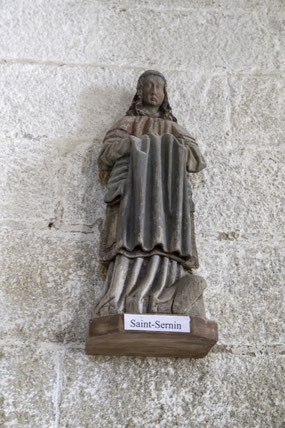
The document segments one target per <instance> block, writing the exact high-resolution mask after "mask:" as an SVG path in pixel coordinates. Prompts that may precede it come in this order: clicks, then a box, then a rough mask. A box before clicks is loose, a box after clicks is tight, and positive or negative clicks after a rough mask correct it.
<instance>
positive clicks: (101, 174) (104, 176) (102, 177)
mask: <svg viewBox="0 0 285 428" xmlns="http://www.w3.org/2000/svg"><path fill="white" fill-rule="evenodd" d="M109 177H110V171H99V179H100V181H101V183H102V184H104V185H105V186H106V185H107V183H108V180H109Z"/></svg>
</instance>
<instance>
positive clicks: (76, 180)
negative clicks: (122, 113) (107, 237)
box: [58, 141, 106, 232]
mask: <svg viewBox="0 0 285 428" xmlns="http://www.w3.org/2000/svg"><path fill="white" fill-rule="evenodd" d="M101 146H102V143H101V142H99V141H94V143H86V144H80V145H79V146H77V147H76V149H74V150H73V151H71V152H70V153H68V154H66V156H64V157H63V158H62V159H63V164H64V169H63V173H62V181H61V188H60V194H59V199H60V203H61V206H62V218H61V222H60V224H58V227H59V228H60V229H61V230H64V229H65V228H67V229H68V230H74V231H76V230H77V231H80V230H83V231H86V232H90V231H91V232H92V231H93V230H94V229H95V230H98V227H100V225H101V224H102V222H103V218H104V215H105V206H106V204H105V203H104V192H105V191H106V190H105V188H104V187H103V186H102V185H101V184H100V183H99V179H98V177H99V171H98V166H97V158H98V155H99V152H100V149H101Z"/></svg>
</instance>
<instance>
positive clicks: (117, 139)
mask: <svg viewBox="0 0 285 428" xmlns="http://www.w3.org/2000/svg"><path fill="white" fill-rule="evenodd" d="M130 144H131V143H130V136H129V134H128V132H127V131H125V130H123V129H120V128H113V129H111V130H110V131H109V132H107V134H106V136H105V138H104V141H103V147H102V149H101V152H100V154H99V158H98V166H99V170H100V173H104V172H105V173H110V171H111V170H112V168H113V166H114V164H115V163H116V161H117V160H118V159H120V158H122V157H123V156H127V155H128V154H129V153H130Z"/></svg>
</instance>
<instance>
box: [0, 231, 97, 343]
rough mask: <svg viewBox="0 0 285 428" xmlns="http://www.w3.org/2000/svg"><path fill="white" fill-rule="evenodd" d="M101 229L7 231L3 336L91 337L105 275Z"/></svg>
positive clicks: (3, 246)
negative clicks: (91, 231)
mask: <svg viewBox="0 0 285 428" xmlns="http://www.w3.org/2000/svg"><path fill="white" fill-rule="evenodd" d="M97 247H98V239H97V237H96V235H95V234H92V235H85V234H83V235H82V236H79V237H78V235H72V234H70V235H69V237H64V236H63V235H62V234H56V233H55V232H53V231H52V230H50V231H49V230H47V232H46V233H44V232H43V231H38V232H32V231H26V232H25V231H9V230H3V231H2V232H1V254H2V255H1V258H2V260H1V272H0V278H1V284H2V285H1V290H0V305H1V306H0V312H1V327H0V328H1V336H2V337H4V336H5V337H7V336H9V337H11V336H13V337H15V338H18V339H21V340H26V341H29V340H36V339H37V340H50V341H53V342H68V341H80V342H82V341H83V340H84V339H85V333H86V327H87V324H88V319H89V318H90V316H91V309H92V305H93V304H94V293H95V292H94V290H95V289H97V293H96V294H97V295H98V292H99V291H100V290H98V287H99V289H100V288H101V287H102V279H101V277H100V272H99V271H98V266H97V263H96V260H97V259H96V252H97Z"/></svg>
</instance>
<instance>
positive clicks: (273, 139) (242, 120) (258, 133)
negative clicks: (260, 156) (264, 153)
mask: <svg viewBox="0 0 285 428" xmlns="http://www.w3.org/2000/svg"><path fill="white" fill-rule="evenodd" d="M229 87H230V97H231V103H232V107H231V118H232V119H231V120H232V144H233V146H239V147H248V146H249V145H250V144H254V145H258V146H259V148H260V149H261V150H266V149H268V148H269V147H270V148H273V147H280V148H281V147H282V145H283V144H284V132H285V119H284V114H283V111H284V107H285V101H284V100H285V96H284V95H285V91H284V78H283V76H282V75H281V74H276V75H269V76H266V75H265V76H263V75H259V74H256V75H252V76H242V75H239V76H231V77H230V78H229Z"/></svg>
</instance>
